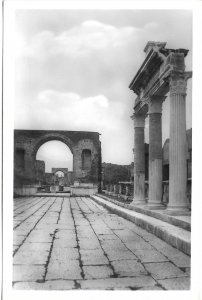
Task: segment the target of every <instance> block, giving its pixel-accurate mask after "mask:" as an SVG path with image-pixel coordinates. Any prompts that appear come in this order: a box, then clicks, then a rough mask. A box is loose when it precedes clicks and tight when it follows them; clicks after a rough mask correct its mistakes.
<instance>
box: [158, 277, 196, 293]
mask: <svg viewBox="0 0 202 300" xmlns="http://www.w3.org/2000/svg"><path fill="white" fill-rule="evenodd" d="M158 282H159V283H160V284H161V285H162V286H163V287H164V288H165V289H166V290H189V289H190V278H187V277H180V278H169V279H164V280H158Z"/></svg>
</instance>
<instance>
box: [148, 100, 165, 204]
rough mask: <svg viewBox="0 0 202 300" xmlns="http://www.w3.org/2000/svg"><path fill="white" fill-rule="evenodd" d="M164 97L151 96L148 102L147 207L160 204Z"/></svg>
mask: <svg viewBox="0 0 202 300" xmlns="http://www.w3.org/2000/svg"><path fill="white" fill-rule="evenodd" d="M164 100H165V97H161V96H152V97H151V98H150V102H149V111H148V114H149V197H148V207H149V208H154V209H158V208H164V206H163V204H162V121H161V115H162V103H163V101H164Z"/></svg>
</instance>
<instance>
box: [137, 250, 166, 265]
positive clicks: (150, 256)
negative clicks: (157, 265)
mask: <svg viewBox="0 0 202 300" xmlns="http://www.w3.org/2000/svg"><path fill="white" fill-rule="evenodd" d="M135 255H136V256H137V257H138V258H139V259H140V260H141V262H143V263H146V262H163V261H168V259H167V258H166V257H165V256H164V255H162V254H161V253H159V252H158V251H156V250H145V249H144V250H136V251H135Z"/></svg>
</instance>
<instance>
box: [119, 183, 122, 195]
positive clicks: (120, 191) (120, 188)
mask: <svg viewBox="0 0 202 300" xmlns="http://www.w3.org/2000/svg"><path fill="white" fill-rule="evenodd" d="M121 194H122V185H121V183H119V195H121Z"/></svg>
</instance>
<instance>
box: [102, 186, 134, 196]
mask: <svg viewBox="0 0 202 300" xmlns="http://www.w3.org/2000/svg"><path fill="white" fill-rule="evenodd" d="M105 191H107V192H108V193H111V194H114V195H120V196H121V195H124V196H132V195H133V185H132V184H127V183H119V184H108V185H107V186H106V190H105Z"/></svg>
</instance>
